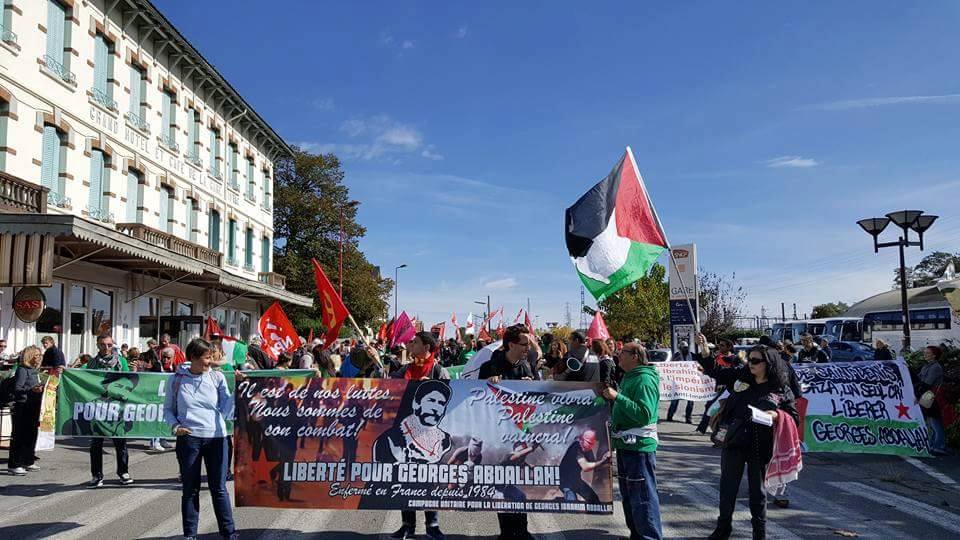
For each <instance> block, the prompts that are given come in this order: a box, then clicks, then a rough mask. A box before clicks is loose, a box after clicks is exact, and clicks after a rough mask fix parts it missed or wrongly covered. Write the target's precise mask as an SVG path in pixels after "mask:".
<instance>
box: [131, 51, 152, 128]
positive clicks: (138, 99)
mask: <svg viewBox="0 0 960 540" xmlns="http://www.w3.org/2000/svg"><path fill="white" fill-rule="evenodd" d="M146 97H147V74H146V72H145V71H144V70H143V68H141V67H140V66H138V65H136V64H134V65H131V66H130V111H129V112H128V113H127V120H129V121H130V123H131V124H133V126H134V127H136V128H137V129H139V130H141V131H150V124H149V123H147V114H146V110H145V107H144V101H145V100H146Z"/></svg>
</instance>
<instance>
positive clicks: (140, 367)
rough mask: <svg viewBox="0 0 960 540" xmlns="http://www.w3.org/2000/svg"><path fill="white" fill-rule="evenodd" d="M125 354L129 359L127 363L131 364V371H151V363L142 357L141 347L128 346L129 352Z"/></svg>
mask: <svg viewBox="0 0 960 540" xmlns="http://www.w3.org/2000/svg"><path fill="white" fill-rule="evenodd" d="M121 351H122V349H121ZM123 356H124V357H125V358H126V359H127V365H128V366H130V371H150V369H149V365H148V364H147V363H146V362H144V361H143V359H142V358H141V357H140V349H138V348H136V347H128V348H127V353H126V354H124V355H123Z"/></svg>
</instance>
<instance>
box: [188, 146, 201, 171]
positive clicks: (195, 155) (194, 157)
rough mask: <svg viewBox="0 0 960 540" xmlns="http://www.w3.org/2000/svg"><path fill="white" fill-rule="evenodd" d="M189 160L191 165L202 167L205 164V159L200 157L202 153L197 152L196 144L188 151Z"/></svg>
mask: <svg viewBox="0 0 960 540" xmlns="http://www.w3.org/2000/svg"><path fill="white" fill-rule="evenodd" d="M187 161H189V162H190V164H191V165H194V166H196V167H200V166H202V165H203V161H202V160H201V159H200V153H199V152H197V148H196V146H194V148H193V149H192V150H190V151H189V152H187Z"/></svg>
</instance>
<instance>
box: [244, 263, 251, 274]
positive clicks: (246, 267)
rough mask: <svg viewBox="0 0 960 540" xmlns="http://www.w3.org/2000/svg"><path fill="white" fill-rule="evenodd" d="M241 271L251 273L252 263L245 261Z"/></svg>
mask: <svg viewBox="0 0 960 540" xmlns="http://www.w3.org/2000/svg"><path fill="white" fill-rule="evenodd" d="M243 269H244V270H246V271H247V272H253V261H247V262H244V263H243Z"/></svg>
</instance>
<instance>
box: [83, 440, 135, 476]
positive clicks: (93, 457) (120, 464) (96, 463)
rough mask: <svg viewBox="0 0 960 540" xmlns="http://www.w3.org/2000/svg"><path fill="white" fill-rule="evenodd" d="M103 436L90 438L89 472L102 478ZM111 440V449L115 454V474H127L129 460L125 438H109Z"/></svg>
mask: <svg viewBox="0 0 960 540" xmlns="http://www.w3.org/2000/svg"><path fill="white" fill-rule="evenodd" d="M104 440H105V439H104V438H103V437H93V438H92V439H90V474H92V475H93V477H94V478H103V441H104ZM110 440H111V441H113V450H114V453H116V454H117V476H120V475H123V474H127V473H128V472H130V471H128V470H127V464H128V463H129V462H130V459H129V456H128V455H127V440H126V439H110Z"/></svg>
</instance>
